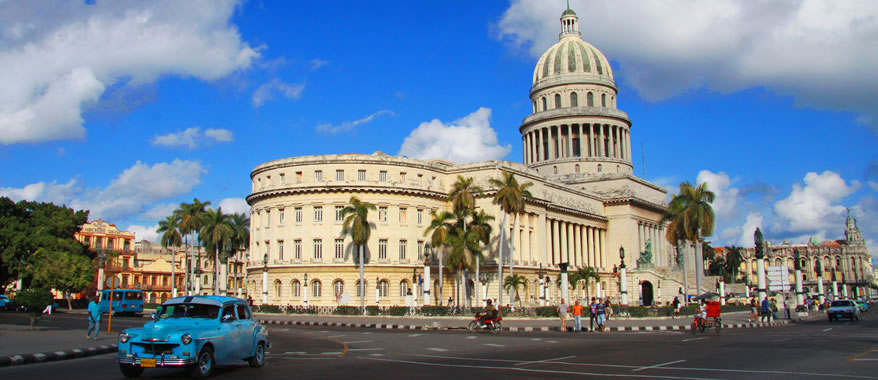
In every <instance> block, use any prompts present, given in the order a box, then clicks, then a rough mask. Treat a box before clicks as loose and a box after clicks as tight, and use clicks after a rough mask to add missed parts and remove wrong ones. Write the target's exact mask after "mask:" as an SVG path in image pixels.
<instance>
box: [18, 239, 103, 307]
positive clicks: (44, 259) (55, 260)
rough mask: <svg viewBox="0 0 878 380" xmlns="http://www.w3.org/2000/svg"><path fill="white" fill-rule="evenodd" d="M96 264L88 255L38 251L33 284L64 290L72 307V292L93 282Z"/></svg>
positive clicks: (76, 291) (68, 303)
mask: <svg viewBox="0 0 878 380" xmlns="http://www.w3.org/2000/svg"><path fill="white" fill-rule="evenodd" d="M95 271H96V269H95V265H94V263H93V262H92V260H91V259H89V258H88V256H86V255H84V254H75V253H71V252H66V251H52V250H48V249H43V250H40V251H37V260H36V263H35V264H34V272H33V281H32V283H31V284H32V285H38V286H41V287H45V288H49V289H55V290H57V291H60V292H63V293H64V296H65V298H66V299H67V308H68V309H72V305H71V304H70V293H79V292H81V291H82V290H83V289H86V288H88V287H89V285H91V284H92V281H93V280H94V276H95Z"/></svg>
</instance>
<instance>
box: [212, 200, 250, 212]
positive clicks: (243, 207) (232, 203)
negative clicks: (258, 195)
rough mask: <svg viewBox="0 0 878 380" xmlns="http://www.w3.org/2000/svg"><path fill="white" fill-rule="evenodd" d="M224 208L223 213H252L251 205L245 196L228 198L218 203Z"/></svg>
mask: <svg viewBox="0 0 878 380" xmlns="http://www.w3.org/2000/svg"><path fill="white" fill-rule="evenodd" d="M217 206H219V207H221V208H222V209H223V214H234V213H238V214H246V215H250V205H248V204H247V201H245V200H244V199H243V198H226V199H223V200H221V201H220V202H219V204H217Z"/></svg>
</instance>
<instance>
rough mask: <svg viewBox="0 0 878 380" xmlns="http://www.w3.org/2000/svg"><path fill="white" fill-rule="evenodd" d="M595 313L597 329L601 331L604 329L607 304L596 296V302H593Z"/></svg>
mask: <svg viewBox="0 0 878 380" xmlns="http://www.w3.org/2000/svg"><path fill="white" fill-rule="evenodd" d="M595 313H596V314H597V323H598V330H597V331H601V332H602V331H604V322H606V319H607V306H606V305H605V304H604V302H602V301H601V299H600V298H598V303H597V304H595Z"/></svg>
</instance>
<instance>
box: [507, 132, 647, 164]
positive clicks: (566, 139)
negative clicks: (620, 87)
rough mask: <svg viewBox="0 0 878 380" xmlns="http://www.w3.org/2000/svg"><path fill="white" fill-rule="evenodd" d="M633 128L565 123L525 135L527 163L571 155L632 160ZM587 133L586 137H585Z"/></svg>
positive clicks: (523, 137)
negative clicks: (631, 136)
mask: <svg viewBox="0 0 878 380" xmlns="http://www.w3.org/2000/svg"><path fill="white" fill-rule="evenodd" d="M630 135H631V131H630V130H629V129H628V127H626V126H620V125H612V124H588V123H582V124H562V125H552V126H548V127H542V128H538V129H535V130H532V131H530V132H528V133H525V134H524V135H523V136H522V146H523V147H524V152H523V153H524V156H523V157H524V161H525V164H531V163H534V162H541V161H547V160H554V159H559V158H569V157H608V158H616V159H624V160H629V161H630V160H631V157H630V152H631V138H630ZM583 137H585V138H583Z"/></svg>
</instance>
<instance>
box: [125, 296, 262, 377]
mask: <svg viewBox="0 0 878 380" xmlns="http://www.w3.org/2000/svg"><path fill="white" fill-rule="evenodd" d="M268 347H270V345H269V341H268V330H267V329H266V328H265V327H263V326H262V325H261V324H260V323H259V322H257V321H255V320H253V319H252V316H251V313H250V308H249V307H248V306H247V303H246V302H245V301H244V300H241V299H238V298H233V297H217V296H189V297H176V298H171V299H169V300H167V301H166V302H165V303H163V304H162V305H161V306H160V307H159V308H158V310H157V312H156V313H154V314H152V321H151V322H148V323H146V324H145V325H144V326H143V328H135V329H126V330H124V331H122V332H121V333H120V334H119V352H118V353H117V355H116V361H117V362H118V363H119V369H120V370H121V371H122V374H123V375H125V377H138V376H140V375H141V374H142V373H143V371H144V369H146V368H154V367H178V368H179V367H185V368H189V370H190V374H191V375H192V376H194V377H198V378H205V377H208V376H210V374H211V372H213V370H214V367H215V365H216V364H228V363H237V362H240V361H246V362H249V363H250V366H251V367H254V368H258V367H262V365H263V364H264V361H265V349H266V348H268Z"/></svg>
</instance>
